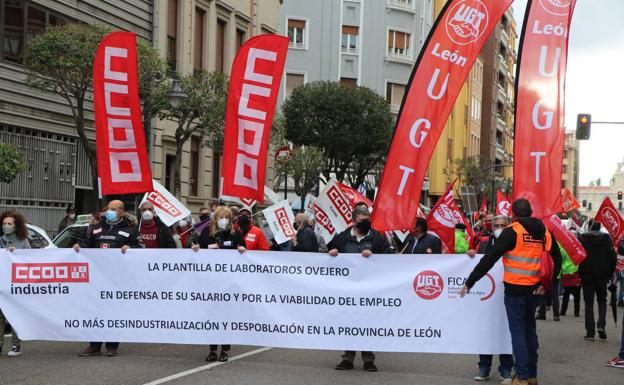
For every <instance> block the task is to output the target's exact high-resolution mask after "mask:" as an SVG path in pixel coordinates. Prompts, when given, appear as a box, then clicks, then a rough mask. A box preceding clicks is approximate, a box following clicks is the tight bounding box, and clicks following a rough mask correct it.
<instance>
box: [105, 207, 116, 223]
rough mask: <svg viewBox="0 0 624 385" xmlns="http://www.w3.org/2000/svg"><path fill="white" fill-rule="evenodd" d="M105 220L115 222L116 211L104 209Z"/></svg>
mask: <svg viewBox="0 0 624 385" xmlns="http://www.w3.org/2000/svg"><path fill="white" fill-rule="evenodd" d="M106 220H107V221H109V222H115V221H116V220H117V211H115V210H106Z"/></svg>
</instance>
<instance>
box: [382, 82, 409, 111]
mask: <svg viewBox="0 0 624 385" xmlns="http://www.w3.org/2000/svg"><path fill="white" fill-rule="evenodd" d="M404 94H405V85H403V84H396V83H386V100H387V101H388V104H390V106H394V107H396V108H398V107H400V106H401V102H402V101H403V95H404Z"/></svg>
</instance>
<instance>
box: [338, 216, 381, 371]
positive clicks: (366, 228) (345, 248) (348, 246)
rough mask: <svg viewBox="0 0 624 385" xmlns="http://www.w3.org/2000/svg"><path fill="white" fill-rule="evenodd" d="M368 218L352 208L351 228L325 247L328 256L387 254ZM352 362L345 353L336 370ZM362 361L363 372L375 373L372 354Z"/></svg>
mask: <svg viewBox="0 0 624 385" xmlns="http://www.w3.org/2000/svg"><path fill="white" fill-rule="evenodd" d="M370 217H371V215H370V212H369V211H368V209H367V208H365V207H362V206H358V207H356V208H354V209H353V213H352V218H353V226H351V227H349V228H347V229H346V230H345V231H343V232H342V233H340V234H338V235H336V236H335V237H334V239H332V241H331V242H329V244H328V245H327V247H328V248H329V255H331V256H332V257H337V256H338V254H339V253H352V254H362V256H363V257H364V258H368V257H370V256H371V255H373V254H388V253H389V252H390V245H388V241H387V240H386V237H384V236H383V235H381V234H380V233H379V232H378V231H377V230H375V229H372V228H371V220H370ZM353 361H355V352H354V351H345V352H344V354H343V355H342V361H341V362H340V363H339V364H338V365H336V370H351V369H353ZM362 361H364V370H366V371H367V372H376V371H377V366H375V354H374V353H373V352H362Z"/></svg>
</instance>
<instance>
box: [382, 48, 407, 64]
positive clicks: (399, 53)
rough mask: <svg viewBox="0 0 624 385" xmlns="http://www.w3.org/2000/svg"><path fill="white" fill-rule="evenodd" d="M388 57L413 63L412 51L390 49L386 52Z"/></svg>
mask: <svg viewBox="0 0 624 385" xmlns="http://www.w3.org/2000/svg"><path fill="white" fill-rule="evenodd" d="M386 59H388V60H395V61H399V62H403V63H408V64H413V63H414V59H412V54H411V53H410V52H407V53H405V51H403V50H395V49H388V52H387V53H386Z"/></svg>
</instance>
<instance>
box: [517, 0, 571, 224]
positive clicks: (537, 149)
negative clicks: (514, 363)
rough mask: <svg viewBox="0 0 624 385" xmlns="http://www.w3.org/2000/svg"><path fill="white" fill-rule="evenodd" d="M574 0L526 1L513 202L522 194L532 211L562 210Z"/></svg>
mask: <svg viewBox="0 0 624 385" xmlns="http://www.w3.org/2000/svg"><path fill="white" fill-rule="evenodd" d="M575 4H576V0H558V1H554V0H538V1H532V2H531V1H530V2H529V3H528V5H527V11H526V14H527V18H526V20H525V23H524V28H523V32H522V37H521V40H520V41H521V42H522V43H521V47H520V55H519V58H518V75H517V77H516V79H517V81H518V91H517V93H516V120H515V122H516V123H515V124H516V127H515V138H514V140H515V141H514V178H513V193H514V200H515V199H518V198H526V199H528V200H529V201H530V202H531V207H532V209H533V215H534V216H535V217H537V218H543V217H546V216H548V215H551V214H555V213H558V212H560V211H561V177H562V173H561V168H562V165H563V147H564V141H565V129H564V126H563V123H564V122H563V119H564V107H565V99H564V98H565V81H566V66H567V61H568V36H569V30H570V22H571V20H572V13H573V11H574V6H575Z"/></svg>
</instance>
